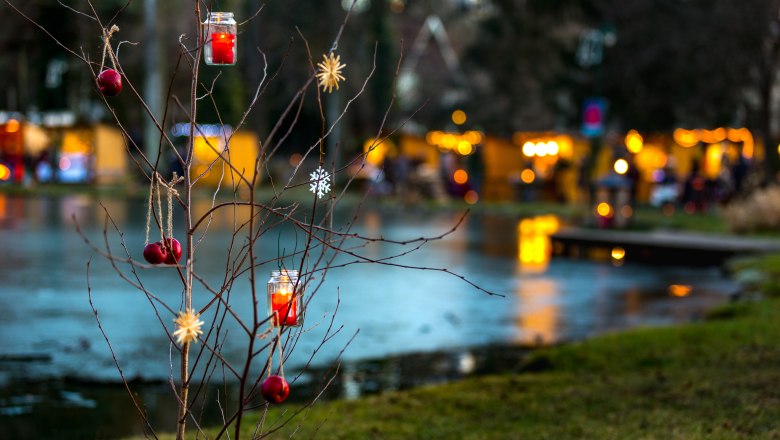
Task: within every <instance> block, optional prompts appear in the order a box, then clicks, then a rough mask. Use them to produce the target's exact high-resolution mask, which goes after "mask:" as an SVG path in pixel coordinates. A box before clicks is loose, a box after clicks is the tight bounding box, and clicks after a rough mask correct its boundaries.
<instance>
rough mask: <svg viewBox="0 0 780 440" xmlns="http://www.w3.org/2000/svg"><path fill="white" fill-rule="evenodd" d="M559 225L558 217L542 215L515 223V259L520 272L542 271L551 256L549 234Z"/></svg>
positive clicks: (555, 230) (556, 229)
mask: <svg viewBox="0 0 780 440" xmlns="http://www.w3.org/2000/svg"><path fill="white" fill-rule="evenodd" d="M559 227H560V224H559V221H558V218H557V217H555V216H552V215H543V216H539V217H532V218H526V219H523V220H520V222H519V223H518V224H517V240H518V244H517V259H518V260H519V262H520V269H521V272H533V273H537V272H543V271H544V270H545V269H547V266H548V265H549V263H550V257H551V256H552V242H551V240H550V235H551V234H554V233H555V232H557V231H558V228H559Z"/></svg>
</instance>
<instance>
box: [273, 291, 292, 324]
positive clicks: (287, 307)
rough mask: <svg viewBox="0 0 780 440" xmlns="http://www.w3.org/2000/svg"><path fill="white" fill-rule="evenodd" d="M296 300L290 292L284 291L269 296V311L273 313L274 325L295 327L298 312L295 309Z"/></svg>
mask: <svg viewBox="0 0 780 440" xmlns="http://www.w3.org/2000/svg"><path fill="white" fill-rule="evenodd" d="M297 302H298V300H297V298H293V294H292V292H286V291H284V290H282V291H279V292H274V293H272V294H271V309H272V310H273V313H274V325H276V326H278V325H281V324H284V325H297V324H298V310H297V307H296V304H297Z"/></svg>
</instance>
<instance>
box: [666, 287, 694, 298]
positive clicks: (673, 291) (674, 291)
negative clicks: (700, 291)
mask: <svg viewBox="0 0 780 440" xmlns="http://www.w3.org/2000/svg"><path fill="white" fill-rule="evenodd" d="M691 290H693V288H692V287H691V286H689V285H686V284H672V285H671V286H669V294H670V295H672V296H676V297H678V298H681V297H683V296H688V295H690V293H691Z"/></svg>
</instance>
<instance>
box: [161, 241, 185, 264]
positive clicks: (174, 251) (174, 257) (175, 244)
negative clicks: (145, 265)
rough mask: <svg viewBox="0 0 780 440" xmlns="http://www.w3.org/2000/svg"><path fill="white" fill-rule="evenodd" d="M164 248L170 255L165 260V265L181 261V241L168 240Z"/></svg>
mask: <svg viewBox="0 0 780 440" xmlns="http://www.w3.org/2000/svg"><path fill="white" fill-rule="evenodd" d="M161 245H162V244H161ZM162 246H164V247H165V250H166V251H167V253H168V255H167V256H166V258H165V264H176V263H178V262H179V260H181V253H182V248H181V243H179V240H177V239H175V238H166V239H165V244H164V245H162Z"/></svg>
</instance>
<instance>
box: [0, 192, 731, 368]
mask: <svg viewBox="0 0 780 440" xmlns="http://www.w3.org/2000/svg"><path fill="white" fill-rule="evenodd" d="M101 203H102V206H101ZM193 206H194V215H195V216H202V215H203V214H205V213H207V212H208V211H209V209H210V208H211V206H212V201H211V200H210V199H209V198H206V197H204V198H202V199H197V200H196V201H195V204H194V205H193ZM104 207H105V210H107V211H108V212H109V213H110V214H111V216H112V218H113V220H114V221H115V222H116V223H117V224H118V225H119V226H120V228H121V229H122V231H123V236H122V240H124V242H125V243H126V244H127V246H128V250H129V252H130V253H131V255H132V256H133V257H134V258H140V254H141V250H142V246H141V244H142V243H143V242H144V234H145V220H146V212H145V200H142V199H140V198H139V199H129V200H110V199H108V200H101V201H100V203H98V201H97V200H95V199H93V198H91V197H88V196H84V195H74V196H64V197H40V198H20V197H13V196H6V195H0V222H2V223H1V224H2V229H0V237H1V238H2V243H3V246H4V248H5V249H14V252H4V253H0V283H1V284H0V383H2V382H11V381H13V380H17V379H19V378H28V379H29V378H35V379H40V378H58V377H62V376H66V375H72V376H76V377H82V378H101V379H104V380H116V371H115V367H114V365H113V361H112V359H111V357H110V353H109V352H108V349H107V348H106V346H105V341H104V340H103V338H102V335H101V334H100V332H99V331H98V330H97V325H96V323H95V319H94V316H93V315H92V312H91V310H90V308H89V305H88V302H87V297H86V287H85V286H86V277H85V272H86V262H87V261H88V260H89V259H90V258H92V268H91V274H90V278H91V282H92V286H93V296H94V302H95V305H96V307H97V308H98V310H99V312H100V316H101V317H102V318H103V323H104V326H105V327H106V330H107V332H108V334H109V336H110V337H111V338H112V340H115V341H116V342H117V350H118V356H119V358H120V361H122V362H123V367H124V368H125V372H126V374H127V375H128V376H130V377H139V378H143V379H164V378H166V377H167V375H168V370H169V362H168V341H167V338H166V336H165V329H163V328H162V327H163V325H161V322H162V324H165V325H168V326H172V324H171V323H172V318H173V316H170V317H168V316H162V318H161V321H158V319H157V318H156V316H155V315H154V312H153V311H152V310H151V309H150V306H149V303H148V301H147V299H146V298H145V297H144V296H143V295H141V294H139V292H138V291H136V290H134V289H132V288H131V287H130V286H128V285H127V284H125V283H124V282H122V281H121V280H120V279H118V277H117V276H116V274H115V273H114V272H113V270H112V269H111V267H110V265H108V264H107V263H106V262H105V261H103V260H102V259H100V258H96V256H95V255H93V253H92V251H91V250H90V249H89V248H87V246H85V245H84V243H83V241H82V240H81V238H80V237H79V236H78V235H77V234H76V233H75V232H74V228H73V222H72V216H74V215H75V216H76V217H77V218H78V219H79V223H80V224H81V225H82V227H83V229H84V231H85V233H86V234H87V235H88V236H89V237H90V238H91V239H93V240H95V241H97V242H102V239H103V237H102V234H103V227H104V220H105V212H104ZM349 214H351V212H350V213H349ZM250 215H251V209H250V208H249V207H243V206H242V207H237V208H235V209H234V208H232V207H230V208H224V209H220V210H217V211H215V212H214V217H213V219H212V221H211V224H210V225H209V229H208V232H209V234H208V235H207V236H206V238H205V239H204V240H203V241H202V242H201V243H200V245H199V250H198V252H199V258H198V261H197V265H196V266H197V267H196V268H197V269H198V271H199V272H200V275H201V276H203V277H204V278H206V279H210V280H217V281H215V282H214V284H215V285H219V283H220V282H221V280H222V278H223V277H224V270H225V269H224V268H225V263H224V261H225V258H226V249H225V245H226V243H229V242H230V240H231V239H232V235H233V233H232V231H233V228H234V225H235V224H238V225H240V224H241V223H243V222H245V221H246V220H248V218H249V216H250ZM460 218H461V215H460V214H459V213H452V212H447V213H445V212H442V213H433V214H432V213H430V212H425V213H413V212H404V211H402V210H371V209H366V210H364V213H363V214H362V215H361V217H360V218H359V219H358V220H357V221H355V222H354V224H352V226H351V227H352V229H351V231H352V232H356V233H360V234H362V235H365V236H372V237H380V236H381V237H386V238H388V239H391V240H409V239H415V238H418V237H421V236H423V237H436V236H439V235H441V234H443V233H444V232H446V231H448V230H450V229H451V228H452V227H453V226H454V225H455V224H457V223H458V221H459V220H460ZM175 221H176V225H175V229H176V230H177V231H181V218H179V217H176V218H175ZM335 221H336V222H337V224H336V227H343V226H344V225H346V224H347V222H350V223H351V222H352V217H351V216H350V215H340V216H337V218H336V220H335ZM558 225H559V222H558V220H557V219H556V218H555V217H552V216H541V217H535V218H529V219H516V218H512V217H508V216H495V215H478V214H472V215H470V216H469V217H467V218H466V220H465V223H464V224H462V225H461V227H460V228H458V229H457V230H455V231H454V232H452V233H451V234H449V235H446V237H444V238H443V239H441V240H434V241H430V242H427V243H425V245H423V246H422V247H421V248H420V249H419V250H417V251H415V252H413V253H411V254H409V255H404V256H403V257H400V258H398V259H395V260H393V262H395V263H399V264H402V265H409V266H423V267H427V268H429V269H439V268H446V269H448V270H451V271H453V272H456V273H458V274H461V275H463V276H465V277H467V278H468V279H469V280H471V281H473V282H474V283H476V284H478V285H479V286H481V287H483V288H485V289H487V290H489V291H491V292H496V293H499V294H502V295H504V296H503V297H500V296H487V295H485V294H484V293H481V292H479V291H477V290H475V289H474V288H472V287H471V286H469V285H468V284H466V283H464V282H462V280H460V279H459V278H456V277H453V276H450V275H447V274H446V273H443V272H441V271H438V270H406V269H401V268H396V267H387V266H378V265H358V266H347V267H344V268H339V269H336V270H333V271H331V272H329V274H328V276H327V278H326V279H324V280H322V281H323V285H322V288H321V290H320V292H319V293H318V294H317V295H316V296H314V297H313V299H312V300H311V302H309V304H308V307H309V308H308V310H307V320H308V321H309V322H308V323H307V325H306V327H307V328H309V327H310V326H311V327H312V330H311V331H309V332H307V334H306V335H305V337H304V338H301V340H300V341H299V345H298V347H297V348H296V350H294V351H293V352H292V353H290V358H289V360H288V362H289V365H290V368H294V367H295V366H296V365H302V364H304V363H306V362H307V361H308V359H309V357H310V356H311V354H312V353H313V352H314V351H315V350H316V351H317V357H316V358H315V364H318V365H325V364H328V363H329V362H331V361H332V360H333V359H334V358H335V357H336V356H337V355H338V353H339V352H340V350H341V349H342V348H343V347H344V344H346V341H347V340H349V338H350V337H351V335H352V334H354V333H355V332H357V331H358V330H359V335H358V336H357V338H356V339H355V340H354V342H353V343H352V344H351V345H350V346H349V348H348V350H347V351H346V353H345V356H346V360H347V361H358V360H361V359H367V358H381V357H384V356H391V355H398V354H403V353H413V352H426V351H434V350H440V349H453V350H457V349H461V348H462V347H474V346H480V345H485V344H492V343H510V342H511V343H523V344H532V345H535V344H548V343H551V342H555V341H560V340H567V339H574V338H581V337H584V336H588V335H591V334H594V333H598V332H600V331H605V330H610V329H614V328H622V327H626V326H631V325H638V324H648V323H650V324H656V323H665V322H674V321H677V320H685V319H689V318H690V317H691V316H695V314H696V313H699V312H700V311H701V310H703V309H704V308H706V307H708V306H710V305H712V304H717V303H719V302H724V301H727V300H728V294H729V293H731V289H732V286H731V284H730V283H729V282H728V281H724V280H723V279H722V278H721V276H720V274H719V273H718V272H717V271H709V270H707V269H676V268H663V267H661V268H649V267H646V266H641V265H632V264H626V265H624V266H622V267H620V268H615V267H613V266H612V265H611V264H610V263H609V261H610V259H612V258H614V255H610V251H609V250H606V255H603V256H601V257H602V259H601V260H599V261H585V260H579V261H572V260H567V259H552V260H551V259H550V255H551V253H552V250H551V243H550V239H549V234H551V233H552V232H554V231H555V230H556V229H557V227H558ZM204 229H205V223H204V226H203V227H201V230H204ZM109 232H110V237H109V241H110V242H111V244H112V246H117V247H116V249H119V250H120V252H123V251H122V250H121V247H119V244H118V241H119V238H118V237H117V236H116V233H115V232H113V231H111V230H110V227H109ZM296 239H297V240H298V242H300V239H301V237H300V236H298V237H296V236H295V231H294V230H293V228H286V229H285V228H278V231H277V230H276V229H275V230H274V231H273V232H272V233H271V234H268V235H267V236H264V237H263V239H261V240H260V241H258V248H257V251H258V255H262V256H263V257H264V258H268V257H269V256H275V255H278V253H279V252H280V249H286V250H287V251H288V252H289V251H291V250H292V249H294V248H295V246H296V244H295V243H296ZM403 249H404V248H403V246H400V245H398V244H388V243H379V242H375V243H370V244H368V245H367V246H365V247H361V248H359V249H357V251H358V252H360V253H362V254H363V255H365V256H367V257H368V258H372V259H378V258H382V257H386V256H389V255H393V254H397V253H399V250H401V251H402V250H403ZM349 260H350V258H345V257H341V259H338V260H337V263H339V262H348V261H349ZM266 269H267V270H268V271H270V270H271V269H272V268H271V267H270V266H269V267H264V268H262V269H261V272H262V271H265V270H266ZM140 274H141V276H142V277H143V279H144V283H145V286H146V287H147V288H148V289H149V290H150V291H152V292H154V293H155V294H157V295H159V296H160V297H161V298H162V299H163V300H165V301H167V302H168V303H169V304H173V305H174V306H175V305H176V304H178V301H179V297H180V293H181V284H180V281H176V282H175V283H174V284H171V283H172V282H171V279H172V278H173V279H175V280H178V278H177V277H175V276H172V271H171V270H169V269H168V268H153V269H144V270H142V271H140ZM264 281H265V279H263V280H262V282H264ZM318 281H319V280H318ZM240 283H245V282H244V281H243V280H241V281H240ZM672 285H679V286H691V289H690V290H689V294H687V295H684V296H683V295H675V293H674V292H672V290H669V286H672ZM240 286H246V284H240ZM262 289H264V287H263V288H262ZM674 291H675V292H678V293H679V292H681V290H679V289H677V290H674ZM243 292H245V291H242V290H241V289H240V288H239V289H236V292H234V296H233V297H232V299H231V301H236V303H235V310H236V311H237V313H239V314H240V315H241V316H243V317H247V316H250V315H251V311H252V304H251V301H250V300H249V298H248V296H247V295H245V294H243ZM208 299H210V297H208V295H207V294H206V293H205V292H202V291H201V292H200V293H199V294H198V297H197V298H196V303H197V305H201V304H203V303H205V302H206V301H207V300H208ZM339 301H340V303H339ZM337 303H339V304H340V305H339V311H338V315H337V316H336V317H335V321H334V324H335V326H336V327H338V326H341V325H343V326H344V330H343V332H342V334H341V335H339V336H338V337H335V338H333V339H332V340H331V341H330V342H329V343H328V345H327V346H326V347H323V348H321V349H318V344H319V341H320V340H321V338H322V336H323V333H324V331H325V328H326V327H327V325H319V326H317V325H315V324H316V322H315V321H318V322H325V323H327V322H329V320H330V319H331V318H332V317H333V313H334V310H335V308H336V304H337ZM174 308H175V307H174ZM208 315H209V314H208V313H206V315H204V316H205V318H211V316H208ZM33 318H34V319H33ZM228 328H230V327H228ZM51 329H57V331H56V334H55V333H53V332H52V331H51ZM167 330H168V331H169V330H170V328H168V329H167ZM233 330H236V331H238V329H236V328H231V330H230V331H231V332H233ZM231 334H232V333H231ZM242 348H243V346H242V341H239V340H238V339H237V338H236V339H231V340H228V341H226V344H225V346H224V353H225V355H226V356H228V357H231V356H241V354H242V353H243V351H242ZM18 355H25V356H26V355H30V356H43V357H45V358H46V359H48V361H47V362H18V361H15V362H9V361H4V360H3V356H6V357H7V356H18ZM464 362H466V361H464Z"/></svg>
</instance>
